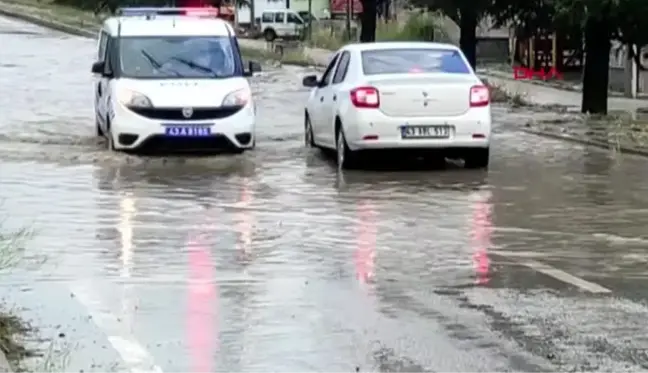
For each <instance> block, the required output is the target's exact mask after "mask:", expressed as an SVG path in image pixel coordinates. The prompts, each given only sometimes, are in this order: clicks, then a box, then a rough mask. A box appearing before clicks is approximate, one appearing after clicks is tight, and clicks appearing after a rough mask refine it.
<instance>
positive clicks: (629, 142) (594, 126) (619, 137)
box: [582, 112, 648, 150]
mask: <svg viewBox="0 0 648 373" xmlns="http://www.w3.org/2000/svg"><path fill="white" fill-rule="evenodd" d="M582 120H583V124H584V125H585V127H586V128H587V129H588V130H589V131H590V132H591V134H592V135H593V136H596V137H599V138H600V139H601V140H603V141H607V142H608V143H609V144H610V145H612V146H614V148H615V149H618V150H620V149H622V148H623V147H627V146H634V147H645V146H648V118H645V117H642V116H641V115H639V116H636V115H632V114H631V113H628V112H611V113H610V114H608V115H605V116H601V115H585V116H583V118H582Z"/></svg>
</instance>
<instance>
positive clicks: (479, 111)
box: [342, 106, 491, 150]
mask: <svg viewBox="0 0 648 373" xmlns="http://www.w3.org/2000/svg"><path fill="white" fill-rule="evenodd" d="M342 125H343V127H344V134H345V137H346V139H347V143H348V145H349V148H350V149H352V150H361V149H367V150H370V149H375V150H378V149H411V150H415V149H439V150H442V149H451V148H487V147H488V146H489V145H490V138H491V111H490V107H488V106H486V107H480V108H472V109H470V110H468V111H467V112H466V113H464V114H462V115H460V116H455V117H388V116H386V115H384V114H383V113H382V112H381V111H380V110H375V109H366V110H362V109H360V110H357V109H356V110H350V111H349V112H348V115H346V116H345V117H344V118H342ZM437 125H438V126H449V127H450V133H449V136H448V137H447V138H414V139H404V138H403V137H402V133H401V128H402V127H403V126H437Z"/></svg>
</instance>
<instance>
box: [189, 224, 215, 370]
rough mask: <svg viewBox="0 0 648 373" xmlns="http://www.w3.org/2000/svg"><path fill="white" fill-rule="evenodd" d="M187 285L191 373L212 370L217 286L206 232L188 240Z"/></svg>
mask: <svg viewBox="0 0 648 373" xmlns="http://www.w3.org/2000/svg"><path fill="white" fill-rule="evenodd" d="M188 249H189V288H188V295H189V300H188V309H187V332H188V336H187V337H188V341H189V353H190V356H191V367H192V370H191V371H192V372H213V371H214V367H213V351H214V349H216V348H218V337H217V336H218V329H217V328H218V325H217V323H216V320H215V319H216V317H217V315H216V314H215V313H216V307H217V301H218V285H217V284H216V283H215V282H214V268H213V265H212V258H211V255H210V252H209V244H208V242H207V237H206V234H204V233H203V234H198V235H197V236H195V237H192V238H191V239H190V241H189V242H188Z"/></svg>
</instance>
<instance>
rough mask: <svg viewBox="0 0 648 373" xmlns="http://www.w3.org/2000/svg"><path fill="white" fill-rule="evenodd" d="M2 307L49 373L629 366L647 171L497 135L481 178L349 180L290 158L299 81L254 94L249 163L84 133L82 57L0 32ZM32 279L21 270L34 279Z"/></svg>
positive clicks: (413, 174)
mask: <svg viewBox="0 0 648 373" xmlns="http://www.w3.org/2000/svg"><path fill="white" fill-rule="evenodd" d="M0 35H2V40H3V53H2V60H1V61H0V107H1V108H3V115H2V116H0V173H1V177H0V199H1V200H2V201H3V202H2V213H3V216H2V218H3V219H5V221H4V223H3V224H4V226H3V229H6V230H11V229H15V228H20V227H25V226H28V227H33V230H34V233H33V237H32V238H31V239H30V240H29V241H28V242H27V255H28V256H30V257H34V258H45V259H46V260H45V262H44V263H43V264H41V265H38V266H35V265H29V261H27V263H25V264H24V265H23V266H21V267H20V268H18V269H16V270H14V271H12V273H10V274H6V275H4V276H5V277H4V281H3V296H4V300H5V302H7V305H16V306H17V307H19V309H20V310H21V312H22V314H23V315H25V317H27V318H29V319H30V320H31V321H32V323H33V325H34V326H35V327H36V328H38V330H39V333H38V335H39V337H42V338H44V339H46V340H45V341H41V340H33V341H31V342H30V343H32V344H34V345H37V346H39V347H42V348H45V349H47V348H50V350H52V351H53V352H46V354H47V356H48V358H47V359H44V360H45V363H44V362H43V359H40V360H39V359H35V360H34V361H33V362H29V363H30V364H32V366H30V368H31V369H32V370H36V371H44V370H46V369H44V366H43V365H42V364H47V366H49V367H54V369H52V370H58V371H61V370H65V371H70V372H72V371H74V372H78V371H84V372H92V371H97V372H99V371H101V372H105V371H132V372H178V371H191V372H216V371H219V372H220V371H230V372H231V371H258V372H270V371H286V372H298V371H301V372H303V371H329V372H331V371H333V372H354V371H362V372H364V371H401V372H414V371H417V372H420V371H430V372H432V371H460V372H478V371H481V372H486V371H538V372H540V371H624V372H627V371H641V370H645V369H648V356H647V355H646V350H645V346H646V345H648V340H647V339H648V337H647V336H648V324H647V323H645V320H646V318H647V317H648V306H647V304H646V299H647V297H648V290H647V287H646V279H645V277H646V275H645V269H646V266H647V265H648V245H647V243H648V233H646V230H645V227H646V224H648V182H647V181H646V179H645V177H644V174H645V170H646V168H648V166H646V162H645V159H641V158H632V157H620V156H616V157H615V156H614V155H611V154H608V153H606V152H602V151H599V150H596V149H590V148H583V147H578V146H574V145H572V144H567V143H562V142H557V141H552V140H546V139H542V138H538V137H533V136H529V135H525V134H522V133H520V132H517V131H516V130H515V129H516V127H519V126H521V125H522V124H523V123H524V121H525V116H526V118H528V117H529V115H531V114H529V113H521V112H518V113H508V112H507V110H506V109H504V108H496V109H495V115H496V127H495V131H496V136H495V140H494V145H493V154H492V169H491V170H490V171H489V172H487V173H484V172H473V171H464V170H461V169H456V168H455V167H452V166H451V165H450V166H448V168H447V169H445V170H432V171H429V170H428V171H424V172H421V171H403V172H376V171H365V172H347V173H344V174H341V175H338V174H337V173H336V171H335V168H334V167H333V166H332V164H331V163H330V161H329V160H327V159H326V158H324V157H322V156H321V155H320V154H319V153H318V152H316V151H310V150H307V149H304V148H303V140H302V125H303V122H302V120H303V119H302V118H303V117H302V106H301V102H303V101H304V100H305V97H306V91H304V90H303V89H302V88H301V87H300V86H299V83H300V79H301V76H302V75H304V74H306V73H307V71H306V70H303V69H301V68H290V67H288V68H285V69H283V70H270V71H267V72H264V73H263V74H261V75H260V76H258V77H255V78H254V81H253V85H254V89H255V92H256V93H255V94H256V97H257V104H258V110H259V115H260V123H259V127H258V132H259V135H258V136H259V138H258V141H257V150H256V151H254V152H253V153H246V154H244V155H242V156H237V157H210V158H186V159H168V158H167V159H164V158H156V159H150V158H138V157H133V156H126V155H122V154H111V153H108V152H107V151H105V150H104V149H103V145H102V144H101V143H100V142H99V141H97V139H96V138H95V137H94V136H93V133H94V127H93V125H94V124H93V118H92V116H93V115H92V84H91V81H92V77H91V76H90V73H89V69H90V64H91V62H92V60H93V57H94V54H95V51H94V47H95V42H94V41H91V40H85V39H79V38H76V37H71V36H66V35H61V34H57V33H54V32H52V31H47V30H43V29H41V28H38V27H36V26H31V25H26V24H23V23H20V22H17V21H13V20H8V19H2V18H0ZM36 260H37V259H34V261H36Z"/></svg>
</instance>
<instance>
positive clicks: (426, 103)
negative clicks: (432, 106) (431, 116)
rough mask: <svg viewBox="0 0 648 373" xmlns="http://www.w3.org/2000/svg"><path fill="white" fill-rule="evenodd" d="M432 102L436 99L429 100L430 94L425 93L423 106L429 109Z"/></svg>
mask: <svg viewBox="0 0 648 373" xmlns="http://www.w3.org/2000/svg"><path fill="white" fill-rule="evenodd" d="M431 101H434V99H431V98H428V93H427V92H425V91H423V106H425V107H427V106H428V104H429V103H430V102H431Z"/></svg>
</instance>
